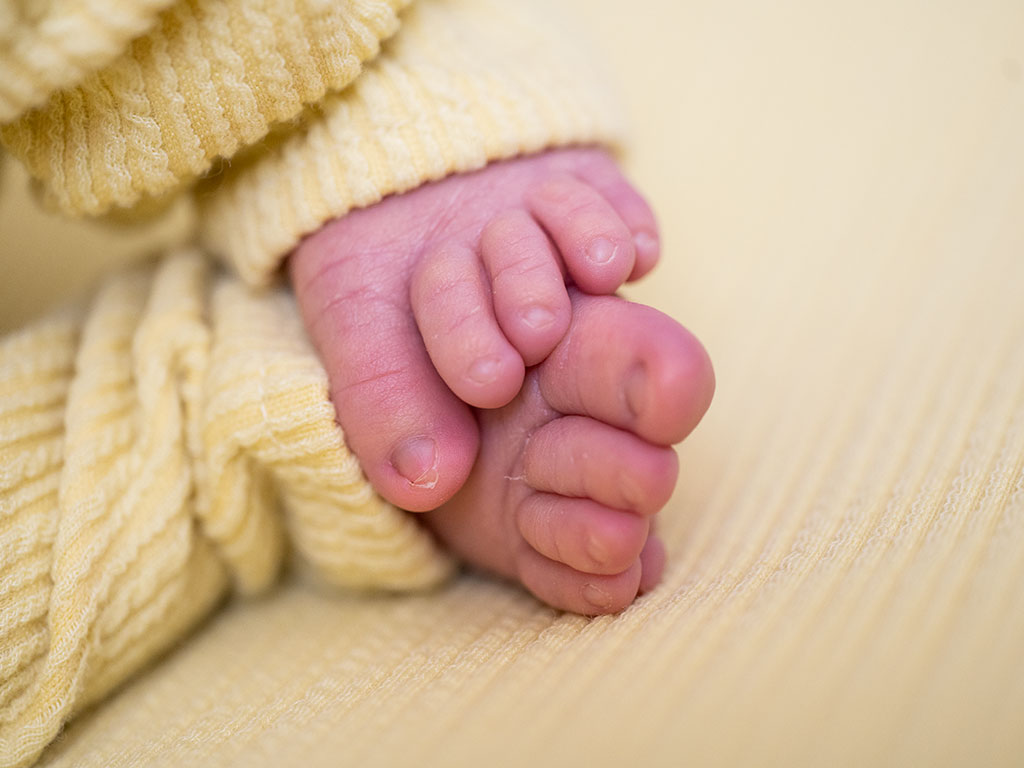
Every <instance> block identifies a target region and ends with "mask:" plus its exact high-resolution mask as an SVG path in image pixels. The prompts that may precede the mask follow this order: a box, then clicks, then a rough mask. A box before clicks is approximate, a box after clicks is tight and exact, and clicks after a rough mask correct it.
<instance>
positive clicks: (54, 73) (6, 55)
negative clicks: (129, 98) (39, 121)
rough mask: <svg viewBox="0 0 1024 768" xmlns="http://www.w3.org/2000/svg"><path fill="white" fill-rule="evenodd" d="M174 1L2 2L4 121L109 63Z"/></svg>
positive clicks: (0, 113)
mask: <svg viewBox="0 0 1024 768" xmlns="http://www.w3.org/2000/svg"><path fill="white" fill-rule="evenodd" d="M171 2H172V0H65V1H64V2H49V3H42V2H28V3H19V2H13V3H11V2H3V3H0V123H6V122H10V121H12V120H15V119H16V118H18V117H19V116H20V115H21V114H22V113H24V112H25V110H27V109H31V108H33V107H38V106H39V105H41V104H42V103H43V102H44V101H46V97H47V96H48V95H49V94H50V93H52V92H53V91H55V90H57V89H59V88H67V87H71V86H73V85H76V84H77V83H79V82H80V81H81V80H82V79H83V78H85V77H86V76H87V75H90V74H92V73H93V72H95V71H97V70H98V69H100V68H101V67H103V66H106V65H107V64H109V63H110V62H111V61H113V60H114V59H115V58H116V57H117V56H118V54H120V53H121V52H122V51H123V50H124V48H125V46H126V45H127V44H128V41H130V40H132V39H134V38H135V37H138V36H139V35H141V34H143V33H144V32H146V31H147V30H149V29H150V28H151V27H152V26H153V25H154V24H155V23H156V20H157V16H158V15H159V13H160V11H161V10H163V9H164V8H166V7H167V6H168V5H170V4H171Z"/></svg>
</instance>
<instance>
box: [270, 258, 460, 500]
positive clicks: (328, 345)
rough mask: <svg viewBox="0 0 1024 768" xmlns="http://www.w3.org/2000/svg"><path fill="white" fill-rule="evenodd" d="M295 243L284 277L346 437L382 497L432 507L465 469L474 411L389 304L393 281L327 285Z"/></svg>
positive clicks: (395, 289)
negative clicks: (436, 368)
mask: <svg viewBox="0 0 1024 768" xmlns="http://www.w3.org/2000/svg"><path fill="white" fill-rule="evenodd" d="M312 242H313V243H314V244H315V242H316V241H315V240H314V241H312ZM304 245H305V244H304ZM303 247H304V246H300V248H299V250H297V251H296V253H295V254H293V256H292V259H291V261H290V269H291V274H292V281H293V284H294V286H295V293H296V297H297V299H298V303H299V307H300V309H301V311H302V314H303V317H304V319H305V322H306V327H307V328H308V329H309V332H310V335H311V336H312V338H313V342H314V344H315V345H316V347H317V349H318V351H319V353H320V357H321V359H322V360H323V363H324V367H325V368H326V370H327V375H328V379H329V382H330V391H331V400H332V401H333V403H334V407H335V410H336V411H337V414H338V422H339V423H340V424H341V426H342V428H343V429H344V431H345V441H346V443H347V444H348V446H349V447H350V448H351V450H352V451H353V453H355V455H356V456H357V457H358V459H359V462H360V465H361V466H362V468H363V471H364V472H365V473H366V475H367V477H368V478H369V480H370V482H371V483H372V484H373V486H374V488H375V489H376V490H377V491H378V492H379V493H380V494H381V495H382V496H383V497H384V498H386V499H387V500H388V501H390V502H392V503H393V504H395V505H397V506H399V507H402V508H404V509H408V510H412V511H424V510H428V509H434V508H435V507H437V506H439V505H440V504H442V503H444V502H445V501H446V500H447V499H449V498H450V497H451V496H452V495H453V494H454V493H455V492H456V491H458V489H459V488H460V487H461V486H462V485H463V483H464V482H465V480H466V477H467V476H468V475H469V472H470V470H471V468H472V466H473V461H474V459H475V457H476V451H477V446H478V444H479V432H478V430H477V426H476V422H475V420H474V418H473V415H472V413H471V412H470V410H469V408H468V407H467V406H466V405H465V403H462V402H460V401H459V400H458V398H456V397H455V395H454V394H452V392H451V391H450V390H449V388H448V387H447V386H446V385H445V383H444V382H443V381H442V380H441V379H440V378H439V377H438V375H437V373H436V372H435V371H434V368H433V366H432V365H431V362H430V359H429V358H428V357H427V353H426V350H425V349H424V348H423V342H422V340H421V339H420V334H419V331H418V330H417V328H416V325H415V323H414V321H413V318H412V315H411V313H410V312H409V310H408V308H407V307H406V306H404V303H403V302H396V301H395V294H396V293H399V292H400V286H399V285H395V284H392V285H390V286H387V285H385V284H384V281H378V284H377V286H376V287H373V288H370V287H368V285H369V283H368V282H365V281H364V282H359V281H357V283H356V285H352V284H351V283H348V282H345V281H343V280H340V279H336V278H337V274H336V273H337V272H340V271H342V270H335V272H336V273H335V274H334V275H330V274H328V272H329V271H330V268H327V269H325V268H324V267H323V265H322V263H320V260H318V259H317V258H315V254H309V253H304V252H303ZM304 255H305V256H306V258H303V256H304ZM328 278H329V279H328ZM347 278H348V279H354V278H355V276H354V275H351V274H349V275H347Z"/></svg>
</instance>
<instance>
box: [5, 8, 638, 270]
mask: <svg viewBox="0 0 1024 768" xmlns="http://www.w3.org/2000/svg"><path fill="white" fill-rule="evenodd" d="M409 1H410V0H331V2H325V1H324V0H260V2H252V0H178V2H176V3H174V4H173V5H172V6H171V7H170V8H168V9H167V10H165V11H164V12H163V13H162V14H161V15H160V17H159V19H158V23H157V25H156V26H155V28H154V29H153V30H152V31H151V32H149V33H148V34H145V35H143V36H141V37H139V38H137V39H135V40H134V42H132V43H131V45H130V46H129V48H128V49H127V50H126V51H125V52H124V53H123V54H122V55H121V56H119V57H118V58H117V59H115V60H114V61H113V62H111V63H110V64H109V65H107V66H105V67H103V68H102V69H99V70H98V71H96V72H95V73H93V74H92V75H90V76H88V77H87V78H85V79H84V80H83V81H82V82H81V83H79V84H78V85H76V86H74V87H68V88H65V89H63V90H59V91H56V92H54V93H53V94H51V95H50V97H49V98H48V100H47V101H46V103H45V104H43V105H42V106H40V107H38V108H36V109H33V110H31V111H29V112H27V113H25V114H24V115H22V116H21V117H20V118H19V119H17V120H15V121H14V122H11V123H9V124H7V125H4V126H0V138H2V141H3V143H4V145H5V146H6V147H7V148H8V149H9V151H10V152H11V154H13V155H15V156H17V157H19V158H20V159H21V160H22V161H23V162H24V164H25V165H26V167H27V168H28V169H29V171H30V173H31V174H32V175H33V177H35V179H36V180H37V181H38V182H39V184H40V186H41V188H42V190H43V194H44V197H45V198H46V199H47V200H48V201H49V202H50V204H52V205H54V206H56V207H57V208H60V209H62V210H64V211H65V212H67V213H70V214H75V215H82V214H89V215H99V214H104V213H108V212H116V211H124V210H131V209H133V208H134V209H139V208H142V209H150V208H152V207H155V206H156V205H157V204H158V203H159V202H160V201H161V200H163V199H165V198H166V197H167V196H169V195H172V194H178V193H180V192H182V191H187V190H189V189H192V191H193V192H194V194H195V197H196V200H197V204H198V205H197V207H198V208H199V211H200V218H201V221H200V229H201V237H202V241H203V243H204V244H205V245H206V246H207V248H208V249H209V250H211V251H213V252H214V253H216V254H217V255H219V256H221V257H223V258H226V259H227V260H228V261H229V262H230V263H231V264H232V265H233V266H234V267H235V269H236V270H237V271H238V272H239V273H240V274H241V275H242V276H243V277H244V278H245V279H246V280H247V281H248V282H250V283H264V282H266V281H267V280H268V278H269V276H270V275H271V274H272V273H273V272H274V269H275V268H276V266H277V265H278V263H279V261H280V260H281V258H282V257H283V255H284V254H286V253H287V252H288V251H289V250H290V249H291V248H292V247H293V246H294V245H295V243H296V242H297V241H298V239H299V238H301V237H302V236H303V235H304V234H307V233H309V232H311V231H313V230H314V229H316V228H317V227H318V226H319V225H320V224H322V223H323V222H325V221H326V220H328V219H330V218H332V217H336V216H339V215H342V214H344V213H345V212H346V211H348V210H349V209H351V208H352V207H356V206H365V205H369V204H372V203H374V202H376V201H377V200H379V199H380V198H381V197H382V196H384V195H387V194H390V193H394V192H401V191H404V190H407V189H410V188H412V187H415V186H417V185H419V184H422V183H424V182H425V181H428V180H431V179H436V178H439V177H441V176H444V175H446V174H449V173H453V172H456V171H466V170H471V169H474V168H478V167H480V166H481V165H483V164H484V163H486V162H487V161H489V160H495V159H499V158H506V157H509V156H512V155H515V154H520V153H525V152H530V151H535V150H539V149H542V148H545V147H550V146H554V145H564V144H569V143H583V142H595V141H604V142H608V141H612V140H614V139H615V138H616V137H617V134H618V120H617V118H616V115H615V113H614V111H613V110H612V109H611V108H610V106H609V104H610V100H609V99H608V98H607V95H606V92H605V89H604V85H605V84H604V83H603V81H602V80H601V78H599V77H597V76H596V75H595V73H594V70H593V67H592V62H591V61H590V60H589V59H588V58H587V57H586V56H585V55H582V54H581V53H580V51H578V50H577V48H576V47H575V44H574V43H573V42H572V35H568V34H566V31H567V25H568V22H566V21H564V20H561V19H560V17H559V16H558V15H557V14H556V13H554V11H553V9H552V8H551V7H550V6H549V4H545V3H543V2H541V0H516V2H514V3H513V2H508V0H418V2H417V3H415V4H413V5H412V6H411V7H410V8H408V9H406V10H405V11H404V12H402V15H401V25H400V24H399V15H398V14H399V11H401V10H402V8H403V7H404V6H405V5H407V4H408V3H409ZM399 26H401V31H400V32H398V33H397V34H395V33H396V31H397V30H398V29H399ZM391 35H394V37H393V38H392V39H391V40H390V41H388V42H387V43H386V44H385V46H384V48H383V49H382V48H381V41H382V40H384V39H385V38H388V37H389V36H391ZM382 51H383V52H382ZM371 60H372V61H371ZM204 177H205V179H204ZM197 180H202V182H201V183H200V184H199V185H198V186H195V182H196V181H197ZM193 188H194V189H193Z"/></svg>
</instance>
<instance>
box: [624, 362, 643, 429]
mask: <svg viewBox="0 0 1024 768" xmlns="http://www.w3.org/2000/svg"><path fill="white" fill-rule="evenodd" d="M625 392H626V408H628V409H629V413H630V415H631V416H632V417H633V418H634V419H636V418H639V417H640V414H642V413H643V411H644V405H645V404H646V401H647V371H646V370H644V366H643V364H642V363H638V364H637V365H635V366H634V367H633V370H632V371H631V372H630V373H629V376H628V377H627V379H626V390H625Z"/></svg>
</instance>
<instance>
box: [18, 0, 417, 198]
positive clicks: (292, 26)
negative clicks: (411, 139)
mask: <svg viewBox="0 0 1024 768" xmlns="http://www.w3.org/2000/svg"><path fill="white" fill-rule="evenodd" d="M83 1H84V0H83ZM105 1H106V2H112V1H113V0H105ZM141 1H144V0H140V2H141ZM148 1H149V2H151V3H152V2H153V1H154V0H148ZM97 2H99V0H97ZM161 2H164V4H166V2H165V1H164V0H161ZM408 2H410V0H332V1H331V2H324V0H261V2H251V0H178V1H177V2H175V3H174V4H173V5H172V6H171V7H170V8H168V9H167V10H166V11H165V12H164V13H163V14H161V15H160V17H159V19H158V23H157V25H156V27H155V28H154V29H153V30H152V31H151V32H150V33H149V34H146V35H144V36H142V37H140V38H138V39H136V40H135V41H134V42H133V43H132V44H131V45H130V46H129V47H128V48H127V50H126V51H124V52H123V53H122V54H121V55H120V56H119V57H118V58H116V59H115V60H113V61H112V62H111V63H110V64H109V65H108V66H106V67H104V68H103V69H101V70H99V71H97V72H95V73H94V74H92V75H90V76H89V77H87V78H86V79H85V80H83V81H82V82H81V83H80V84H78V85H77V86H75V87H73V88H68V89H66V90H58V91H55V92H53V93H52V94H51V95H50V97H49V99H48V100H47V101H46V103H45V104H43V105H42V106H41V107H39V108H38V109H34V110H32V111H31V112H28V113H27V114H25V115H23V116H22V117H21V118H20V119H19V120H17V121H16V122H14V123H11V124H10V125H5V126H2V127H0V137H2V139H3V142H4V144H6V145H7V147H8V148H9V149H10V151H11V154H13V155H16V156H17V157H19V158H20V159H21V160H22V161H23V162H24V163H25V165H26V166H27V167H28V169H29V171H30V173H31V174H32V176H33V177H35V178H36V179H37V180H38V181H39V182H41V185H42V188H43V191H44V196H45V198H46V200H47V202H48V203H49V204H51V205H53V206H55V207H57V208H59V209H61V210H63V211H64V212H66V213H70V214H73V215H75V214H77V215H81V214H89V215H99V214H103V213H107V212H110V211H112V210H116V209H121V210H124V209H127V208H131V207H132V206H135V205H137V204H138V203H140V201H145V203H146V206H147V207H150V208H152V207H153V202H154V199H155V198H160V197H161V196H167V195H169V194H171V193H173V192H175V191H176V190H178V189H179V188H181V187H182V186H184V185H186V184H187V183H189V182H191V181H193V180H194V179H195V178H196V177H198V176H200V175H202V174H204V173H206V172H207V171H208V170H209V169H210V167H211V165H212V164H213V162H214V160H215V159H216V158H218V157H231V156H232V155H233V154H235V153H236V152H237V151H238V150H239V149H240V148H242V147H245V146H248V145H250V144H254V143H256V142H258V141H260V140H261V139H263V138H264V137H265V136H266V135H267V133H268V132H269V131H270V130H271V128H272V127H273V126H274V125H275V124H278V123H282V122H287V121H289V120H292V119H293V118H295V117H296V116H297V115H298V114H299V113H300V112H301V111H302V109H303V107H305V106H306V105H307V104H311V103H314V102H317V101H319V100H320V99H321V98H323V96H324V94H326V93H328V92H332V91H336V90H339V89H341V88H344V87H345V86H346V85H348V84H349V83H350V82H352V80H354V79H355V77H356V76H357V75H358V74H359V72H360V71H361V69H362V66H363V62H365V61H366V60H368V59H370V58H373V57H374V56H376V55H377V53H378V52H379V50H380V41H381V40H382V39H383V38H385V37H387V36H389V35H391V34H393V33H394V32H395V31H396V30H397V29H398V26H399V22H398V15H397V13H398V11H399V9H401V8H402V7H404V6H405V5H406V4H408ZM69 23H70V22H69ZM77 34H79V35H82V36H83V38H84V39H88V40H91V39H92V38H91V37H90V34H91V30H90V29H89V28H88V27H83V28H81V29H78V30H77ZM125 42H126V41H125ZM2 53H3V51H2V50H0V54H2ZM0 61H2V62H3V64H2V65H0V66H11V62H8V61H7V60H6V59H3V57H2V56H0ZM2 72H3V69H0V73H2ZM15 74H16V73H15ZM28 80H31V78H28ZM0 82H5V83H6V79H4V80H2V81H0ZM11 82H12V87H13V86H15V85H19V84H21V83H22V82H23V80H22V79H21V78H20V77H16V76H14V75H12V80H11ZM3 88H4V87H3V86H0V91H2V90H3Z"/></svg>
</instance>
